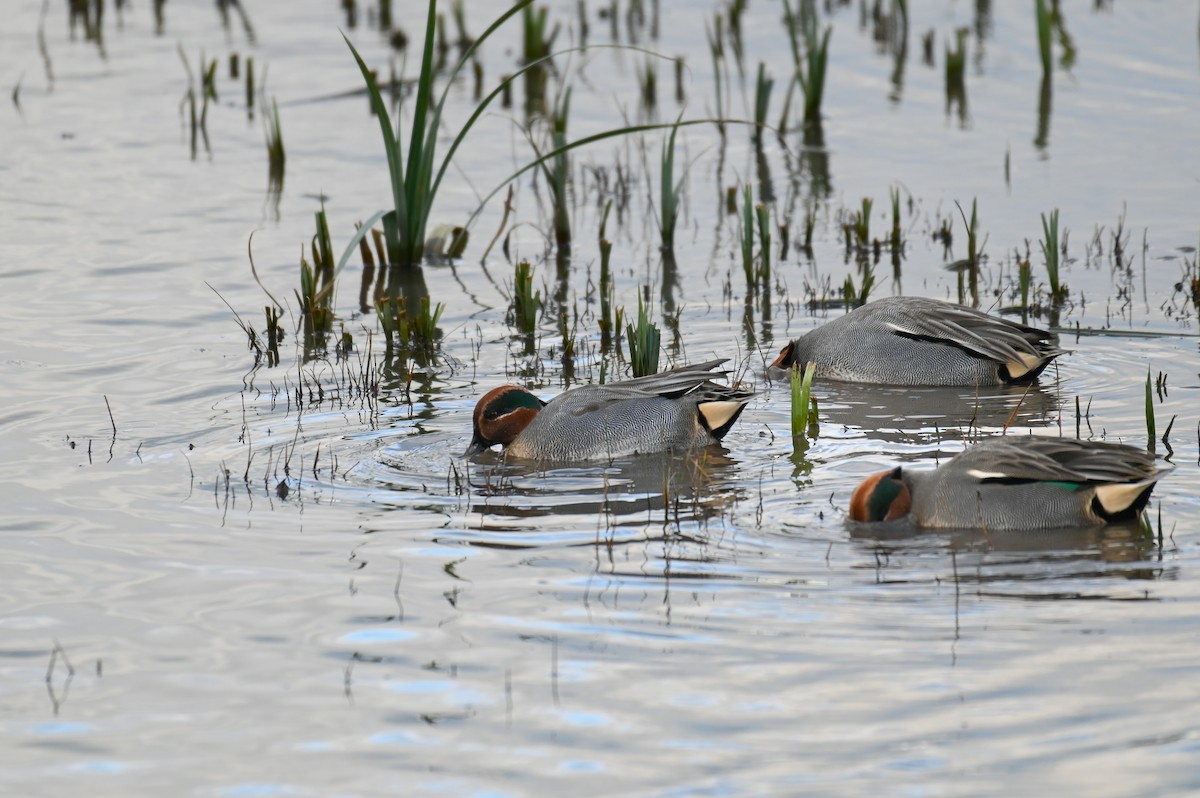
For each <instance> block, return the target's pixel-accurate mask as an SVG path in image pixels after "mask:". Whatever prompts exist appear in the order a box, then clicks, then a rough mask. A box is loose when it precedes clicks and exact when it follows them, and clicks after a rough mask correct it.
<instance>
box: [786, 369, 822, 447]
mask: <svg viewBox="0 0 1200 798" xmlns="http://www.w3.org/2000/svg"><path fill="white" fill-rule="evenodd" d="M816 372H817V367H816V364H815V363H813V362H812V361H809V362H808V363H807V364H806V365H805V366H804V368H803V369H801V368H800V364H799V363H797V364H796V365H794V366H792V409H791V419H792V441H793V443H795V442H796V441H804V440H806V439H807V438H812V439H815V438H816V437H817V397H815V396H813V395H812V381H813V376H814V375H815V374H816Z"/></svg>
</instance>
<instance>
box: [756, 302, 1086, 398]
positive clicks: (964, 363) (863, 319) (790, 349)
mask: <svg viewBox="0 0 1200 798" xmlns="http://www.w3.org/2000/svg"><path fill="white" fill-rule="evenodd" d="M1061 354H1063V350H1061V349H1059V348H1058V346H1057V339H1056V337H1055V336H1054V334H1053V333H1050V332H1047V331H1046V330H1040V329H1038V328H1036V327H1027V326H1026V325H1024V324H1018V323H1016V322H1013V321H1009V320H1008V319H1002V318H1000V317H998V316H990V315H988V314H986V313H983V312H981V311H978V310H975V309H974V308H969V307H966V306H965V305H958V304H955V303H953V302H946V301H943V300H940V299H930V298H927V297H886V298H884V299H877V300H875V301H874V302H869V303H867V304H865V305H863V306H861V307H858V308H855V309H854V310H852V311H850V312H849V313H847V314H846V315H844V316H841V317H840V318H837V319H834V320H833V321H831V322H829V323H827V324H824V325H822V326H820V327H818V328H816V329H815V330H812V331H811V332H809V333H807V334H805V335H803V336H801V337H800V338H797V339H795V340H794V341H790V342H788V343H787V344H786V345H785V346H784V347H783V349H782V350H780V352H779V357H777V358H776V359H775V361H774V362H773V363H771V365H770V366H769V367H768V369H767V374H768V376H770V377H773V378H776V379H780V378H782V377H784V376H786V374H787V370H789V369H790V368H791V367H792V366H794V365H799V366H801V367H803V366H804V365H805V364H807V363H809V362H812V363H814V364H815V365H816V374H815V376H816V377H818V378H824V379H830V380H840V381H843V382H869V383H876V384H880V385H913V386H918V385H942V386H993V385H1010V384H1011V385H1028V384H1030V383H1032V382H1034V381H1035V380H1036V379H1037V378H1038V375H1039V374H1041V373H1042V371H1044V370H1045V368H1046V367H1047V366H1048V365H1050V363H1051V361H1053V360H1054V359H1055V358H1056V357H1058V356H1059V355H1061Z"/></svg>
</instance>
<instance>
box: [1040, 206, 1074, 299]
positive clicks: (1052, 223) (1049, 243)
mask: <svg viewBox="0 0 1200 798" xmlns="http://www.w3.org/2000/svg"><path fill="white" fill-rule="evenodd" d="M1038 243H1039V244H1040V245H1041V248H1042V256H1043V257H1044V258H1045V260H1046V277H1047V279H1048V280H1049V281H1050V299H1051V301H1052V302H1054V303H1055V304H1059V303H1061V302H1062V301H1063V300H1065V299H1066V298H1067V287H1066V286H1065V285H1063V284H1062V283H1061V282H1060V281H1059V277H1058V266H1059V244H1058V208H1055V209H1054V210H1052V211H1050V216H1049V217H1047V216H1046V214H1044V213H1043V214H1042V240H1041V241H1040V242H1038Z"/></svg>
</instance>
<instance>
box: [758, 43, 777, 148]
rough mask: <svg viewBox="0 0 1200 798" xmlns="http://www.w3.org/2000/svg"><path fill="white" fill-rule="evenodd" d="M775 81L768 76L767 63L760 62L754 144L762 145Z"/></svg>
mask: <svg viewBox="0 0 1200 798" xmlns="http://www.w3.org/2000/svg"><path fill="white" fill-rule="evenodd" d="M774 85H775V81H774V80H772V79H771V78H769V77H767V65H766V64H764V63H763V62H762V61H759V62H758V80H757V82H756V84H755V86H754V146H755V147H762V133H763V127H764V126H766V124H767V109H768V107H769V106H770V104H771V89H772V87H774Z"/></svg>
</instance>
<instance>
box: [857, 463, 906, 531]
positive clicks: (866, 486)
mask: <svg viewBox="0 0 1200 798" xmlns="http://www.w3.org/2000/svg"><path fill="white" fill-rule="evenodd" d="M901 475H902V472H901V470H900V466H896V467H895V468H893V469H892V470H891V471H881V472H880V473H878V474H874V475H873V476H870V477H867V478H866V479H865V480H864V481H863V483H862V484H861V485H859V486H858V488H857V489H856V490H855V491H854V495H853V496H851V497H850V517H851V518H852V519H853V520H855V521H896V520H898V519H901V518H903V517H904V516H906V515H908V511H909V510H911V509H912V494H911V493H909V490H908V485H907V484H905V482H904V480H903V479H902V478H901Z"/></svg>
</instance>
